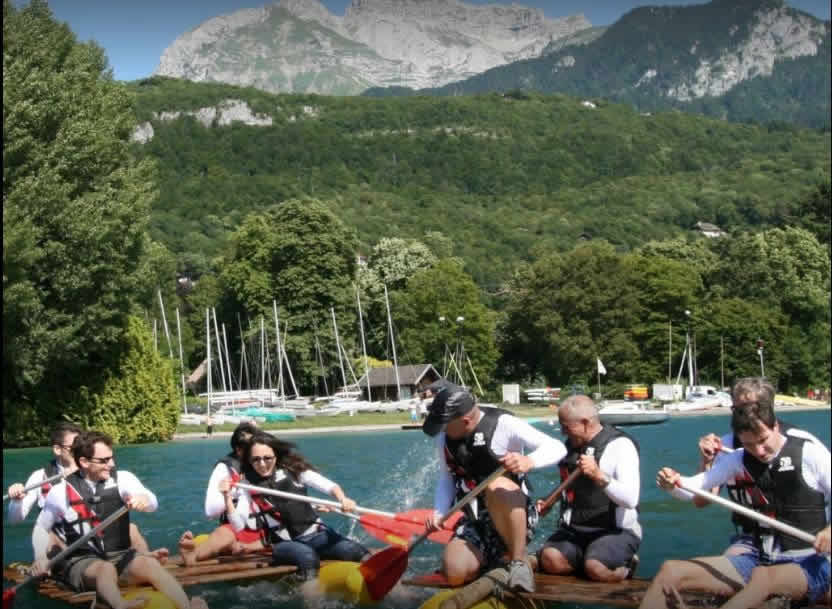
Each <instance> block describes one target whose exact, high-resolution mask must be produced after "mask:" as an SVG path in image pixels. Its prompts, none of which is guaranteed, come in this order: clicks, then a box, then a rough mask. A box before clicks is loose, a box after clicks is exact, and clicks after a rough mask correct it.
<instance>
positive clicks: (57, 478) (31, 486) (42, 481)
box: [3, 474, 64, 501]
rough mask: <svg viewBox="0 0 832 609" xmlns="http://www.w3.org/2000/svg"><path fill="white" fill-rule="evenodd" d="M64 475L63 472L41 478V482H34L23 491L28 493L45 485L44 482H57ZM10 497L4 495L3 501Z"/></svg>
mask: <svg viewBox="0 0 832 609" xmlns="http://www.w3.org/2000/svg"><path fill="white" fill-rule="evenodd" d="M63 477H64V475H63V474H55V475H54V476H52V477H51V478H47V479H46V480H41V481H40V482H36V483H32V484H30V485H29V486H27V487H24V488H23V492H24V493H28V492H29V491H31V490H34V489H36V488H38V487H39V486H43V485H44V484H52V483H53V482H57V481H58V480H60V479H61V478H63ZM8 498H9V496H8V495H3V501H5V500H6V499H8Z"/></svg>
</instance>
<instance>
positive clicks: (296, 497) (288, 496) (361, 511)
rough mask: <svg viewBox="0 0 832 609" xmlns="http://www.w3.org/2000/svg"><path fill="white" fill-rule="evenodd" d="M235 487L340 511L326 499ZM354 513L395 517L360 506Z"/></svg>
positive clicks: (335, 502)
mask: <svg viewBox="0 0 832 609" xmlns="http://www.w3.org/2000/svg"><path fill="white" fill-rule="evenodd" d="M235 486H236V487H237V488H242V489H245V490H247V491H253V492H255V493H260V494H261V495H273V496H274V497H281V498H283V499H292V500H294V501H301V502H303V503H310V504H314V505H325V506H326V507H331V508H335V509H337V510H340V509H341V504H340V503H339V502H337V501H330V500H328V499H318V498H317V497H309V496H308V495H297V494H295V493H287V492H286V491H278V490H275V489H271V488H264V487H262V486H254V485H253V484H246V483H245V482H238V483H237V484H236V485H235ZM355 511H356V512H358V513H359V514H373V515H374V516H383V517H385V518H395V517H396V515H395V514H394V513H393V512H382V511H381V510H373V509H370V508H364V507H360V506H355Z"/></svg>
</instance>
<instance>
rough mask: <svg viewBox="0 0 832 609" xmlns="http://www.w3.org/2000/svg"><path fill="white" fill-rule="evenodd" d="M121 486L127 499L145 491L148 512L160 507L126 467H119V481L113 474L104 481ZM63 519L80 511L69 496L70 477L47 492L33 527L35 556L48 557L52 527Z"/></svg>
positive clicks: (72, 517)
mask: <svg viewBox="0 0 832 609" xmlns="http://www.w3.org/2000/svg"><path fill="white" fill-rule="evenodd" d="M83 483H84V484H86V485H88V486H89V487H90V488H91V489H94V488H95V483H94V482H91V481H90V480H87V479H86V478H84V481H83ZM113 487H117V488H118V493H119V495H120V496H121V498H122V499H123V500H124V501H127V500H128V499H129V498H130V497H132V496H136V495H145V496H146V497H147V500H148V506H147V508H146V509H145V510H143V511H145V512H155V511H156V508H158V507H159V502H158V500H157V499H156V495H154V494H153V493H152V492H151V491H149V490H148V489H147V488H146V487H145V486H144V485H143V484H142V483H141V482H140V481H139V479H138V478H136V476H134V475H133V474H131V473H130V472H128V471H126V470H119V471H118V482H116V481H115V480H113V479H112V478H108V479H107V481H106V482H105V483H104V489H105V490H106V489H108V488H113ZM61 520H65V521H66V522H67V523H69V524H72V523H73V522H75V521H76V520H78V512H76V511H75V510H74V509H73V508H71V507H70V506H69V503H68V502H67V498H66V481H64V482H61V483H59V484H56V485H55V486H53V487H52V488H51V489H50V491H49V494H48V495H46V501H45V502H44V505H43V509H42V510H41V512H40V514H38V519H37V520H36V521H35V528H34V529H33V530H32V547H33V548H34V551H35V559H36V560H37V559H38V558H45V557H46V551H47V550H48V549H49V548H48V545H49V531H50V530H51V529H52V527H53V526H55V525H56V524H57V523H58V522H60V521H61ZM81 526H82V527H83V531H82V534H83V533H86V532H87V531H88V530H89V527H90V525H89V523H83V524H82V525H81Z"/></svg>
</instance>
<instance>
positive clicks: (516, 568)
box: [508, 560, 534, 593]
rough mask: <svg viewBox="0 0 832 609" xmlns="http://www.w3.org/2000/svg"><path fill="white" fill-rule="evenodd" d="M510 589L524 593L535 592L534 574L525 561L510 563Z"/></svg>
mask: <svg viewBox="0 0 832 609" xmlns="http://www.w3.org/2000/svg"><path fill="white" fill-rule="evenodd" d="M508 587H509V588H511V589H513V590H522V591H523V592H529V593H532V592H534V574H533V573H532V569H531V567H529V563H527V562H526V561H525V560H512V561H511V562H510V563H509V565H508Z"/></svg>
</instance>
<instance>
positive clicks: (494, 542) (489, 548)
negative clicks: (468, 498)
mask: <svg viewBox="0 0 832 609" xmlns="http://www.w3.org/2000/svg"><path fill="white" fill-rule="evenodd" d="M537 518H538V516H537V509H536V508H535V506H534V504H533V503H532V502H531V501H530V500H527V501H526V543H527V544H528V543H529V542H530V541H531V540H532V537H534V529H535V526H536V525H537ZM454 539H461V540H463V541H464V542H466V543H467V544H469V545H470V546H472V547H474V548H476V549H477V550H478V551H479V552H480V553H481V554H482V556H483V564H482V565H480V570H481V571H488V570H490V569H493V568H495V567H499V566H502V565H504V564H505V562H506V561H505V555H506V553H507V552H508V547H507V546H506V544H505V542H504V541H503V538H502V537H500V534H499V533H498V532H497V529H496V528H495V527H494V522H493V521H492V520H491V514H489V513H488V510H486V509H485V502H481V503H480V506H479V518H477V519H476V520H474V519H472V518H469V516H468V514H467V513H466V514H464V515H463V516H462V518H460V519H459V521H458V522H457V524H456V528H455V529H454Z"/></svg>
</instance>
